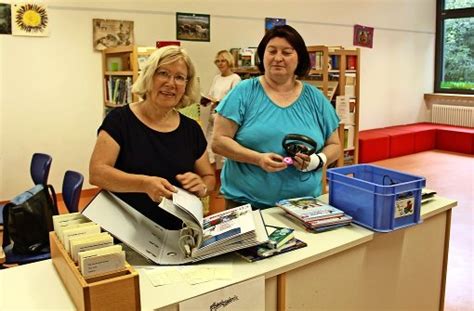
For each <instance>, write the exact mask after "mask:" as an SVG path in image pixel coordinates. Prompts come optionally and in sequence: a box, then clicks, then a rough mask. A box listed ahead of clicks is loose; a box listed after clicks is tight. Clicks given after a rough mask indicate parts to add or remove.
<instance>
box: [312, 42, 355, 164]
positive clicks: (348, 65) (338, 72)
mask: <svg viewBox="0 0 474 311" xmlns="http://www.w3.org/2000/svg"><path fill="white" fill-rule="evenodd" d="M307 49H308V53H309V55H310V61H311V70H310V72H309V74H308V76H307V77H306V78H305V79H304V80H305V81H306V82H308V83H310V84H312V85H314V86H316V87H317V88H318V89H320V90H321V92H323V94H324V95H325V96H326V97H327V98H328V99H329V100H330V101H331V103H332V104H333V106H334V108H335V109H336V112H337V113H338V116H339V117H340V119H341V124H340V127H339V137H340V140H341V155H340V157H339V159H338V161H337V166H343V165H349V164H357V163H358V147H359V146H358V140H359V137H358V136H359V111H360V103H359V98H360V96H359V86H360V83H359V81H360V71H359V68H360V50H359V49H358V48H356V49H345V48H344V47H342V46H334V47H332V46H323V45H314V46H308V47H307Z"/></svg>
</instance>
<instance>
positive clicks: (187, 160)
mask: <svg viewBox="0 0 474 311" xmlns="http://www.w3.org/2000/svg"><path fill="white" fill-rule="evenodd" d="M179 117H180V122H179V125H178V127H177V128H176V129H175V130H174V131H172V132H168V133H162V132H158V131H155V130H153V129H151V128H149V127H148V126H146V125H145V124H143V123H142V122H141V121H140V120H139V119H138V118H137V117H136V116H135V114H134V113H133V112H132V110H131V109H130V107H129V106H124V107H120V108H115V109H114V110H112V111H111V112H110V113H109V114H108V115H107V116H106V118H105V119H104V121H103V123H102V125H101V126H100V128H99V130H98V131H101V130H104V131H106V132H107V133H108V134H109V135H110V136H111V137H112V138H113V139H114V140H115V141H116V142H117V143H118V144H119V146H120V152H119V155H118V158H117V161H116V163H115V168H117V169H119V170H121V171H124V172H127V173H131V174H143V175H149V176H158V177H162V178H165V179H167V180H168V181H169V182H170V183H171V184H173V185H175V186H178V187H181V184H180V183H179V182H178V181H177V180H176V177H175V176H176V175H177V174H182V173H186V172H194V165H195V162H196V161H197V160H198V159H199V158H200V157H201V156H202V155H203V154H204V152H205V150H206V147H207V142H206V138H205V136H204V133H203V131H202V129H201V126H200V125H199V124H198V123H197V122H196V121H194V120H192V119H190V118H188V117H186V116H184V115H182V114H181V113H180V114H179ZM115 194H116V195H117V196H118V197H119V198H121V199H122V200H124V201H125V202H127V203H128V204H129V205H131V206H132V207H134V208H135V209H136V210H138V211H139V212H140V213H142V214H143V215H145V216H147V217H148V218H150V219H152V220H153V221H155V222H156V223H158V224H160V225H161V226H163V227H165V228H168V229H177V228H180V227H181V222H180V221H178V220H177V218H175V217H174V216H172V215H170V214H169V213H167V212H166V211H164V210H162V209H161V208H160V207H158V204H157V203H156V202H153V201H152V200H151V199H150V197H149V196H148V195H147V194H146V193H130V192H129V193H115Z"/></svg>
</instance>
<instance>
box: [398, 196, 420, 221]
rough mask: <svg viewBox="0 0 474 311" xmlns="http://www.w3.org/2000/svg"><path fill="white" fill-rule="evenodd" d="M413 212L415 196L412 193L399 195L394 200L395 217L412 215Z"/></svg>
mask: <svg viewBox="0 0 474 311" xmlns="http://www.w3.org/2000/svg"><path fill="white" fill-rule="evenodd" d="M414 213H415V198H414V197H413V193H411V192H409V193H408V194H404V195H399V196H398V198H397V201H395V218H400V217H405V216H409V215H413V214H414Z"/></svg>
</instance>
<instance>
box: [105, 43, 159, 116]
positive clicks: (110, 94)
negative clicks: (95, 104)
mask: <svg viewBox="0 0 474 311" xmlns="http://www.w3.org/2000/svg"><path fill="white" fill-rule="evenodd" d="M153 51H155V48H151V47H137V46H133V45H130V46H121V47H114V48H108V49H105V50H103V51H102V75H103V107H104V115H105V114H106V113H107V111H109V110H110V109H113V108H116V107H122V106H125V105H128V104H130V103H132V102H134V101H137V100H138V98H137V97H136V96H135V95H132V94H131V86H132V85H133V83H134V82H135V81H136V80H137V78H138V75H139V73H140V64H143V63H144V62H145V61H146V59H147V57H148V56H149V55H150V54H151V53H153ZM117 81H119V82H117ZM116 83H117V85H115V84H116Z"/></svg>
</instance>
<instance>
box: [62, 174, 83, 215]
mask: <svg viewBox="0 0 474 311" xmlns="http://www.w3.org/2000/svg"><path fill="white" fill-rule="evenodd" d="M83 183H84V176H82V174H81V173H78V172H74V171H66V173H65V174H64V179H63V200H64V205H66V208H67V210H68V211H69V213H74V212H77V211H78V206H79V199H80V197H81V191H82V184H83Z"/></svg>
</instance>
